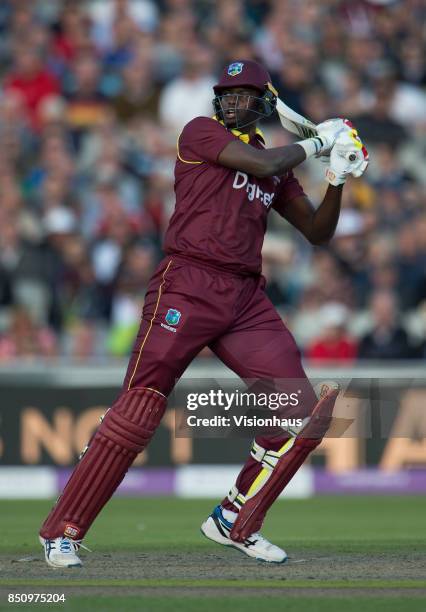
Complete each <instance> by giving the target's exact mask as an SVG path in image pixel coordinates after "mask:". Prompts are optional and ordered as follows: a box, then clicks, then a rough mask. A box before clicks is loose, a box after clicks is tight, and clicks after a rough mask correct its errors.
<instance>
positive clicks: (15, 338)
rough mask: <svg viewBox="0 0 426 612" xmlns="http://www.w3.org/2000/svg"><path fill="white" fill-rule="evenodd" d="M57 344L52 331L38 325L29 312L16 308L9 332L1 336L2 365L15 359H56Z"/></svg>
mask: <svg viewBox="0 0 426 612" xmlns="http://www.w3.org/2000/svg"><path fill="white" fill-rule="evenodd" d="M56 355H57V344H56V338H55V335H54V334H53V333H52V331H51V330H50V329H48V328H47V327H43V326H38V325H36V324H35V323H34V322H33V321H32V319H31V317H30V316H29V314H28V312H27V311H26V310H25V309H23V308H15V309H14V310H13V311H12V314H11V322H10V326H9V329H8V331H7V332H6V333H5V334H3V335H0V363H1V362H5V361H13V360H14V359H32V360H39V359H40V358H43V357H44V358H47V357H55V356H56Z"/></svg>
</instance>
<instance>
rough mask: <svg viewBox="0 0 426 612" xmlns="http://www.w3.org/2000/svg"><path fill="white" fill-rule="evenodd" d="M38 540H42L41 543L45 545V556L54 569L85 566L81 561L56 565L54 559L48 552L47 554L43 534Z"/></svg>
mask: <svg viewBox="0 0 426 612" xmlns="http://www.w3.org/2000/svg"><path fill="white" fill-rule="evenodd" d="M38 540H39V542H40V544H41V545H42V546H43V550H44V558H45V560H46V563H47V565H48V566H49V567H52V568H53V569H68V568H72V567H83V564H82V563H81V561H80V563H70V564H68V565H56V564H55V563H52V561H51V560H50V559H49V558H48V556H47V554H46V549H45V546H44V538H42V537H41V536H39V537H38Z"/></svg>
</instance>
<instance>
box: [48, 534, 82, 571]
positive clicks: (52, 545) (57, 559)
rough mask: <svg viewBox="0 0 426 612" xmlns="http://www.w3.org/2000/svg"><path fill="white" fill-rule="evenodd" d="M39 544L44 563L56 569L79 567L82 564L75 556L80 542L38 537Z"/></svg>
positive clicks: (62, 538) (65, 538) (61, 537)
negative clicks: (41, 548) (42, 552)
mask: <svg viewBox="0 0 426 612" xmlns="http://www.w3.org/2000/svg"><path fill="white" fill-rule="evenodd" d="M39 540H40V544H41V545H42V546H43V548H44V556H45V559H46V563H47V564H48V565H50V567H54V568H56V569H59V568H64V567H81V566H82V565H83V564H82V562H81V559H80V558H79V557H78V556H77V554H76V553H77V551H78V549H79V548H80V542H76V541H74V540H71V539H70V538H67V537H65V536H60V537H59V538H53V539H52V540H48V539H45V538H42V537H41V536H39Z"/></svg>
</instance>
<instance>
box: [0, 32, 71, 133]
mask: <svg viewBox="0 0 426 612" xmlns="http://www.w3.org/2000/svg"><path fill="white" fill-rule="evenodd" d="M13 57H14V68H13V69H12V70H11V71H10V72H9V73H8V75H7V76H6V80H5V82H4V89H5V90H6V91H8V90H9V91H10V90H12V91H16V92H18V93H20V94H21V95H22V98H23V101H24V104H25V107H26V110H27V113H28V118H29V121H30V123H31V126H32V128H33V129H34V130H37V129H38V128H39V122H40V117H39V107H40V103H41V102H42V101H43V99H44V98H46V97H47V96H51V95H52V94H57V93H59V83H58V81H57V79H56V77H55V76H54V75H53V73H51V72H50V71H49V70H48V69H47V67H46V65H45V64H44V63H43V56H42V52H41V51H40V50H39V49H37V48H32V47H29V46H28V44H23V43H22V45H20V46H18V47H17V48H16V49H15V51H14V56H13Z"/></svg>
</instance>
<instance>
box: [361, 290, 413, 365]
mask: <svg viewBox="0 0 426 612" xmlns="http://www.w3.org/2000/svg"><path fill="white" fill-rule="evenodd" d="M370 308H371V314H372V319H373V327H372V329H371V331H370V332H369V333H368V334H366V335H365V336H364V337H363V338H361V340H360V344H359V351H358V357H359V358H360V359H375V360H382V359H394V360H398V359H409V358H412V357H415V351H414V350H413V348H412V346H411V345H410V342H409V339H408V335H407V332H406V331H405V330H404V329H403V328H402V327H401V324H400V321H399V313H398V309H397V304H396V297H395V294H394V293H392V292H390V291H386V290H379V291H375V292H374V293H373V294H372V297H371V303H370Z"/></svg>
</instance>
